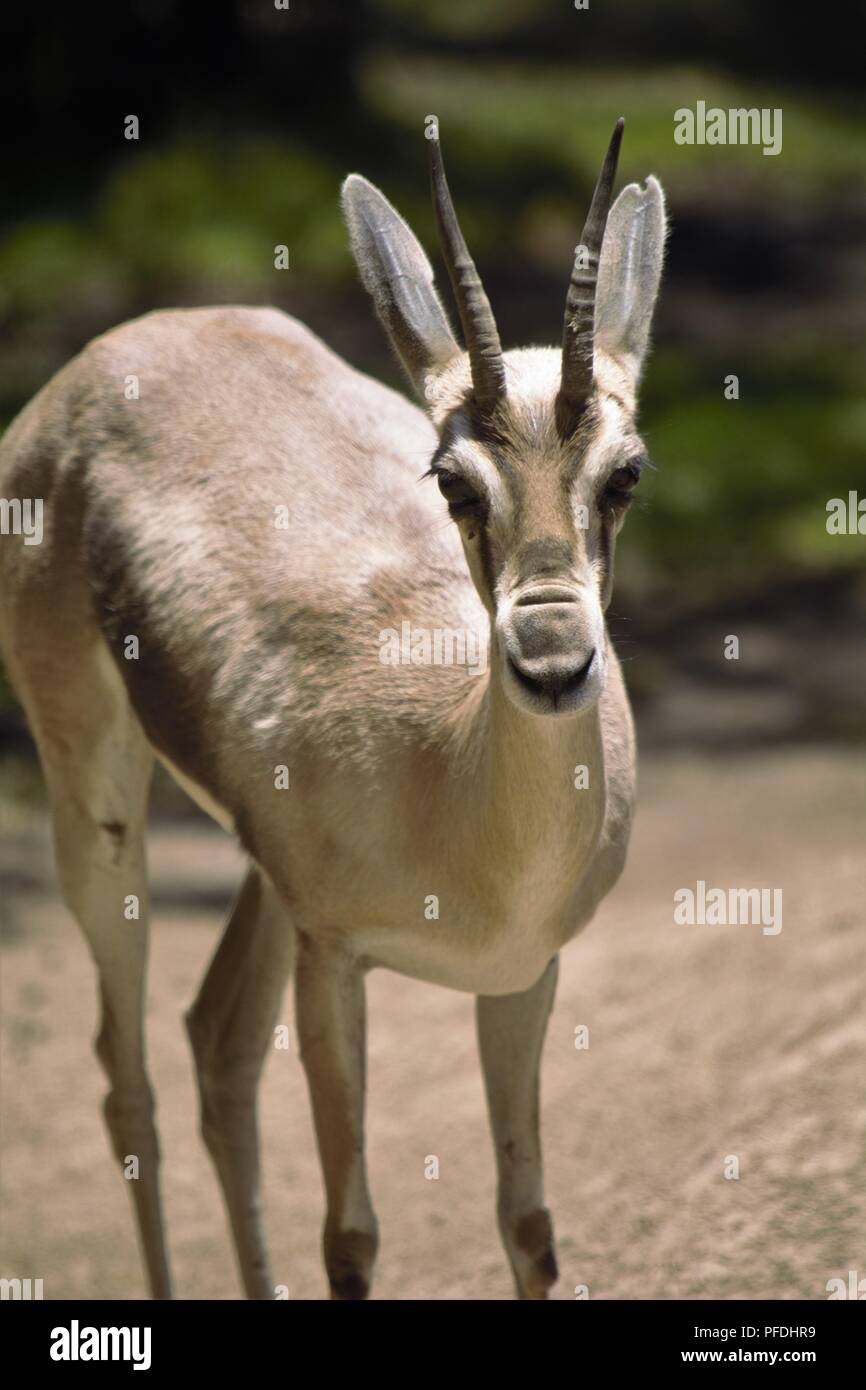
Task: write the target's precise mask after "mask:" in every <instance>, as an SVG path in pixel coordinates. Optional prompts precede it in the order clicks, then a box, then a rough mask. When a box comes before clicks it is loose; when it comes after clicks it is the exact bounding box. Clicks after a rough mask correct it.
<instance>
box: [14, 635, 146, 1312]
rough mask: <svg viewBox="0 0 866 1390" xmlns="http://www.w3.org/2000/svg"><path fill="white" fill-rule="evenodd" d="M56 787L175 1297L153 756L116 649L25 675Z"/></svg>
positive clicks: (65, 849) (136, 1199)
mask: <svg viewBox="0 0 866 1390" xmlns="http://www.w3.org/2000/svg"><path fill="white" fill-rule="evenodd" d="M18 683H19V685H20V688H21V691H20V693H21V695H22V698H23V701H24V704H25V706H26V708H27V712H28V715H29V718H30V725H31V729H32V730H33V734H34V737H35V739H36V742H37V746H38V749H39V754H40V758H41V762H42V767H43V770H44V773H45V778H46V782H47V785H48V794H49V799H50V804H51V816H52V827H53V834H54V846H55V855H56V859H57V868H58V873H59V876H60V882H61V887H62V891H63V897H64V900H65V902H66V904H67V906H68V907H69V908H70V910H71V911H72V913H73V914H74V915H75V917H76V919H77V921H78V923H79V925H80V927H81V929H82V931H83V932H84V935H85V937H86V938H87V942H88V945H89V946H90V950H91V953H92V955H93V959H94V961H95V963H96V968H97V971H98V973H99V990H100V998H101V1005H102V1021H101V1026H100V1029H99V1033H98V1036H97V1039H96V1053H97V1056H98V1057H99V1060H100V1062H101V1063H102V1066H103V1068H104V1070H105V1073H106V1075H107V1077H108V1082H109V1090H108V1094H107V1096H106V1099H105V1105H104V1114H105V1120H106V1124H107V1126H108V1131H109V1135H110V1137H111V1142H112V1146H113V1149H114V1152H115V1155H116V1156H117V1158H118V1160H119V1161H120V1163H121V1165H122V1170H123V1172H124V1176H125V1177H126V1178H127V1179H128V1182H129V1190H130V1195H131V1197H132V1200H133V1206H134V1209H135V1213H136V1219H137V1223H138V1231H139V1238H140V1241H141V1247H142V1252H143V1256H144V1262H145V1266H146V1268H147V1273H148V1278H149V1282H150V1289H151V1293H152V1295H153V1297H154V1298H170V1297H171V1278H170V1274H169V1267H168V1258H167V1254H166V1247H165V1236H164V1229H163V1220H162V1209H161V1201H160V1190H159V1143H158V1139H157V1133H156V1127H155V1125H154V1100H153V1092H152V1089H151V1085H150V1079H149V1077H148V1074H147V1070H146V1065H145V1045H144V986H145V970H146V964H147V950H148V888H147V874H146V862H145V846H144V833H145V822H146V816H147V799H148V791H149V787H150V777H151V771H152V767H153V755H152V752H151V749H150V747H149V745H148V743H147V741H146V739H145V736H144V733H143V731H142V729H141V726H140V724H139V722H138V720H137V718H136V717H135V714H134V712H133V710H132V708H131V706H130V703H129V700H128V697H127V694H126V691H125V689H124V686H123V683H122V681H121V679H120V676H119V675H118V673H117V672H116V671H115V670H114V668H113V666H112V665H111V662H110V658H109V656H108V653H107V651H106V650H105V649H104V648H102V647H101V646H100V645H98V644H97V643H93V644H88V645H84V646H83V647H81V648H79V649H78V650H77V651H76V652H75V653H74V654H70V660H69V662H68V663H64V672H63V679H62V680H59V679H57V678H56V676H55V679H54V680H52V681H51V682H50V683H47V684H46V685H45V686H41V685H37V684H36V682H35V681H33V682H30V683H28V680H27V672H26V670H25V671H23V672H22V673H21V675H20V677H19V682H18Z"/></svg>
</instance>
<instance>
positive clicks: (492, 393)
mask: <svg viewBox="0 0 866 1390" xmlns="http://www.w3.org/2000/svg"><path fill="white" fill-rule="evenodd" d="M623 124H624V122H623V120H622V118H620V119H619V120H618V121H617V122H616V125H615V126H614V130H613V135H612V136H611V141H610V144H609V146H608V149H607V154H606V155H605V158H604V162H603V164H602V167H601V172H600V174H599V177H598V181H597V183H596V186H595V192H594V194H593V197H592V202H591V204H590V208H589V212H588V214H587V218H586V222H585V223H584V228H583V235H582V236H581V240H580V243H579V245H578V246H576V247H575V257H574V264H573V266H572V272H571V279H570V281H569V286H568V292H567V294H566V299H565V315H564V319H563V328H562V349H561V351H556V350H554V349H546V348H529V349H526V350H523V351H519V352H508V353H504V352H503V351H502V346H501V343H500V339H499V332H498V329H497V327H496V321H495V319H494V316H493V312H492V310H491V307H490V304H489V302H488V299H487V296H486V294H485V293H484V287H483V285H482V283H481V279H480V277H479V275H478V272H477V270H476V269H475V265H474V264H473V261H472V258H471V257H470V255H469V251H468V248H467V246H466V242H465V241H464V239H463V234H462V232H461V231H460V227H459V224H458V221H457V215H456V213H455V211H454V207H453V204H452V201H451V195H450V193H449V191H448V185H447V182H446V180H445V170H444V165H443V161H442V153H441V150H440V148H439V132H438V129H437V130H436V132H435V134H434V135H433V137H432V138H428V142H427V143H428V148H429V154H430V171H431V186H432V191H433V203H434V207H435V209H436V219H437V224H438V227H439V237H440V242H441V246H442V255H443V258H444V260H445V264H446V266H447V269H448V275H449V279H450V280H451V286H452V289H453V291H454V297H455V300H456V303H457V310H458V313H459V315H460V322H461V325H462V327H463V335H464V339H465V343H466V350H465V352H461V349H460V347H459V346H458V344H457V341H456V339H455V337H454V335H453V333H452V332H451V328H450V325H449V323H448V320H447V317H446V315H445V311H444V309H443V307H442V304H441V303H440V300H439V297H438V295H437V293H436V290H435V287H434V284H433V271H432V268H431V266H430V263H429V261H428V260H427V257H426V256H425V254H424V252H423V250H422V248H421V246H420V244H419V242H418V240H417V238H416V237H415V236H414V235H413V233H412V232H411V231H410V229H409V228H408V227H407V225H406V223H405V222H404V221H403V219H402V218H401V217H400V215H399V214H398V213H397V212H395V210H394V208H392V207H391V205H390V203H389V202H388V201H387V199H386V198H384V197H383V195H382V194H381V193H380V192H379V191H378V189H376V188H373V186H372V185H371V184H369V183H367V182H366V180H365V179H362V178H360V177H359V176H358V175H357V174H351V175H350V176H349V178H348V179H347V180H346V182H345V184H344V185H343V207H344V209H345V213H346V220H347V223H348V227H349V235H350V238H351V242H352V249H353V251H354V254H355V259H356V261H357V263H358V269H359V270H360V273H361V279H362V281H363V283H364V285H365V286H366V288H367V289H368V291H369V292H370V294H371V295H372V297H373V302H374V304H375V306H376V312H377V313H378V315H379V317H380V319H381V320H382V323H383V324H384V326H385V329H386V331H387V333H388V335H389V337H390V339H391V342H392V343H393V345H394V348H395V350H396V352H397V355H398V357H399V358H400V360H401V362H402V363H403V366H404V367H405V369H406V372H407V374H408V376H409V378H410V380H411V381H412V383H413V385H414V386H415V388H416V390H417V391H418V393H419V395H420V396H421V397H422V398H423V400H424V401H425V403H426V405H427V408H428V410H429V411H430V415H431V418H432V420H433V422H434V424H435V425H436V428H437V430H438V432H439V439H440V444H439V448H438V449H437V450H436V453H435V455H434V458H433V461H432V464H431V468H430V472H431V473H432V474H433V476H434V477H435V478H436V481H437V483H438V485H439V488H440V491H441V492H442V495H443V497H444V498H445V501H446V502H447V504H448V508H449V511H450V514H451V517H452V519H453V521H454V523H455V524H456V525H457V526H459V528H460V534H461V537H462V540H463V547H464V550H465V553H466V559H467V562H468V565H469V569H470V572H471V574H472V578H473V580H474V582H475V586H476V588H477V590H478V593H479V595H480V596H481V599H482V601H483V602H484V604H485V605H486V607H487V610H488V612H489V613H490V616H491V620H492V626H493V632H494V636H495V645H496V659H497V660H498V662H499V663H500V674H501V677H502V682H503V687H504V689H505V692H506V694H507V697H508V699H510V700H511V702H512V704H514V705H515V706H517V707H518V708H520V709H521V710H525V711H529V712H531V713H532V714H536V715H548V716H553V717H561V716H563V715H571V714H575V713H577V712H578V711H579V710H582V709H586V708H587V707H588V706H590V705H592V704H593V702H595V701H596V700H598V698H599V696H600V695H601V692H602V690H603V689H604V684H605V676H606V670H605V667H606V663H607V638H606V632H605V625H604V609H605V608H606V606H607V604H608V601H609V599H610V592H611V585H612V581H613V550H614V541H615V539H616V535H617V532H618V531H619V529H620V527H621V525H622V522H623V518H624V516H625V512H626V510H627V508H628V506H629V503H630V501H631V494H632V492H633V491H634V487H635V485H636V483H637V480H638V477H639V475H640V470H641V466H642V464H644V463H645V462H646V456H645V451H644V448H643V445H642V444H641V441H640V439H639V438H638V436H637V433H636V431H635V425H634V409H635V393H636V390H637V384H638V381H639V378H640V372H641V366H642V363H643V359H644V357H645V355H646V350H647V345H648V340H649V330H650V323H651V321H652V313H653V307H654V305H655V300H656V294H657V292H658V287H659V279H660V276H661V269H662V259H663V255H664V241H665V229H666V222H665V210H664V196H663V194H662V190H661V187H660V185H659V183H658V181H657V180H656V179H655V178H654V177H653V176H652V175H650V176H649V178H648V179H647V181H646V186H645V187H643V188H642V187H640V186H639V185H638V184H634V183H633V184H629V185H628V186H627V187H626V188H624V189H623V191H622V192H621V193H620V195H619V197H618V198H617V200H616V202H615V203H613V205H612V206H611V200H612V195H613V186H614V181H615V178H616V168H617V159H618V157H619V148H620V142H621V140H622V131H623Z"/></svg>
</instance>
